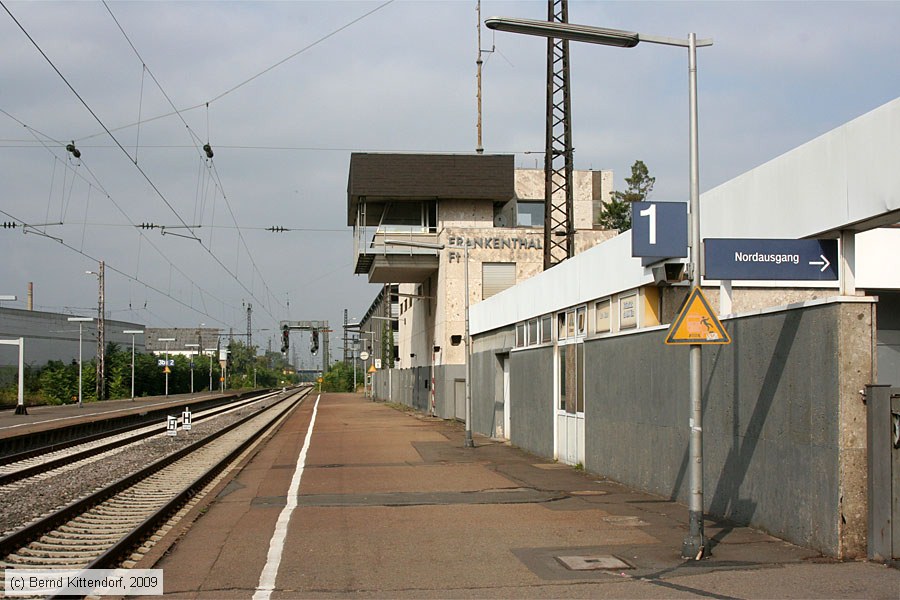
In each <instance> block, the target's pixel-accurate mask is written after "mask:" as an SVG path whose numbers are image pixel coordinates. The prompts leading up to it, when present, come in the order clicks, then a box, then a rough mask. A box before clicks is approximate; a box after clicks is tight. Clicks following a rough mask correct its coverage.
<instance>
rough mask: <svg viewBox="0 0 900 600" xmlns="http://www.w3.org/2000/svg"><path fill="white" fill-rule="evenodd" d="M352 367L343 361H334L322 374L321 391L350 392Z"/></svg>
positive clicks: (351, 387) (352, 386)
mask: <svg viewBox="0 0 900 600" xmlns="http://www.w3.org/2000/svg"><path fill="white" fill-rule="evenodd" d="M353 388H354V385H353V368H352V367H350V366H349V365H347V364H346V363H345V362H343V361H340V362H336V363H334V364H333V365H331V366H330V367H328V371H327V372H326V373H325V374H324V375H323V376H322V391H325V392H352V391H353Z"/></svg>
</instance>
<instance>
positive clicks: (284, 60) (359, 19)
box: [79, 0, 394, 140]
mask: <svg viewBox="0 0 900 600" xmlns="http://www.w3.org/2000/svg"><path fill="white" fill-rule="evenodd" d="M393 2H394V0H387V2H384V3H382V4H380V5H378V6H376V7H375V8H373V9H372V10H370V11H368V12H366V13H364V14H362V15H360V16H359V17H356V18H355V19H353V20H351V21H349V22H347V23H345V24H344V25H341V26H340V27H338V28H337V29H335V30H333V31H331V32H330V33H327V34H325V35H323V36H322V37H320V38H318V39H316V40H315V41H313V42H311V43H310V44H307V45H306V46H304V47H303V48H301V49H299V50H297V51H296V52H293V53H292V54H290V55H288V56H287V57H285V58H283V59H281V60H279V61H278V62H276V63H274V64H272V65H270V66H268V67H266V68H265V69H263V70H261V71H259V72H258V73H256V74H255V75H253V76H251V77H248V78H247V79H245V80H244V81H241V82H240V83H238V84H236V85H234V86H232V87H230V88H228V89H227V90H225V91H224V92H222V93H220V94H218V95H217V96H214V97H213V98H212V99H210V100H206V101H204V102H200V103H199V104H195V105H193V106H189V107H187V108H182V109H175V110H174V111H172V112H168V113H165V114H162V115H157V116H155V117H150V118H148V119H146V120H145V121H143V123H150V122H152V121H157V120H159V119H165V118H167V117H171V116H173V115H176V114H179V113H185V112H188V111H192V110H196V109H198V108H203V107H204V106H208V105H209V103H211V102H215V101H216V100H221V99H222V98H224V97H225V96H227V95H229V94H231V93H232V92H235V91H237V90H239V89H240V88H242V87H244V86H245V85H247V84H248V83H250V82H251V81H253V80H255V79H257V78H259V77H261V76H262V75H265V74H266V73H268V72H269V71H271V70H273V69H275V68H277V67H279V66H281V65H283V64H284V63H286V62H288V61H290V60H291V59H294V58H296V57H297V56H299V55H301V54H303V53H304V52H307V51H308V50H311V49H312V48H315V47H316V46H318V45H319V44H321V43H322V42H324V41H325V40H327V39H329V38H332V37H334V36H335V35H337V34H338V33H340V32H342V31H344V30H345V29H347V28H349V27H351V26H353V25H355V24H357V23H359V22H360V21H362V20H363V19H366V18H367V17H370V16H371V15H373V14H375V13H376V12H378V11H380V10H381V9H383V8H385V7H386V6H388V5H390V4H393ZM135 125H137V123H128V124H126V125H122V126H120V127H117V128H115V129H112V131H120V130H122V129H128V128H129V127H134V126H135ZM101 135H103V133H102V132H99V133H95V134H91V135H88V136H85V137H82V138H79V139H80V140H88V139H91V138H94V137H98V136H101Z"/></svg>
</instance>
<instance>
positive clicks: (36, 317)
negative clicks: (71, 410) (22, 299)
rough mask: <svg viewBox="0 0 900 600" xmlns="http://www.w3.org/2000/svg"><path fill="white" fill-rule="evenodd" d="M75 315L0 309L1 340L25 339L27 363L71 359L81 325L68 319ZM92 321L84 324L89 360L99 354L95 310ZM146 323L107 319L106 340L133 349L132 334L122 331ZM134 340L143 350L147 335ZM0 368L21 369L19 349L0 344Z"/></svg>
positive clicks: (83, 341)
mask: <svg viewBox="0 0 900 600" xmlns="http://www.w3.org/2000/svg"><path fill="white" fill-rule="evenodd" d="M71 316H73V315H66V314H60V313H49V312H42V311H36V310H23V309H18V308H0V339H17V338H20V337H21V338H24V340H25V354H24V360H25V364H26V365H30V366H32V367H42V366H44V365H45V364H46V363H47V362H49V361H51V360H58V361H63V362H70V361H72V360H77V359H78V355H79V324H78V323H73V322H69V321H68V320H67V319H68V318H69V317H71ZM90 316H92V317H94V319H93V320H92V321H87V322H84V323H81V349H80V351H81V356H82V360H84V361H89V360H91V359H93V358H94V357H95V356H96V355H97V319H96V313H95V314H94V315H90ZM142 329H144V326H143V325H141V324H138V323H129V322H127V321H117V320H113V319H106V321H105V327H104V334H105V335H104V337H105V338H106V343H107V344H110V343H114V344H118V345H119V346H121V347H123V348H131V344H132V336H131V334H126V333H123V331H138V330H142ZM134 343H135V346H136V349H137V351H138V352H143V351H144V335H143V334H138V335H135V339H134ZM0 367H3V368H4V370H5V371H7V372H8V373H12V374H13V375H14V374H15V371H16V370H17V369H18V349H17V348H16V347H15V346H0Z"/></svg>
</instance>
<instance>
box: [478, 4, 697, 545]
mask: <svg viewBox="0 0 900 600" xmlns="http://www.w3.org/2000/svg"><path fill="white" fill-rule="evenodd" d="M484 23H485V25H487V27H488V29H495V30H498V31H507V32H510V33H523V34H526V35H536V36H540V37H547V38H555V39H564V40H570V41H574V42H588V43H591V44H601V45H603V46H615V47H618V48H633V47H635V46H637V45H638V44H639V43H640V42H648V43H651V44H662V45H666V46H678V47H681V48H687V50H688V104H689V113H690V116H689V122H690V212H691V220H690V225H689V228H690V231H689V234H690V236H689V237H690V244H691V258H690V269H691V285H692V287H697V288H699V287H700V170H699V151H698V142H697V48H698V47H703V46H712V43H713V42H712V40H709V39H706V40H698V39H697V36H696V34H693V33H690V34H688V38H687V39H686V40H683V39H678V38H669V37H662V36H656V35H647V34H643V33H637V32H633V31H621V30H618V29H606V28H602V27H591V26H587V25H574V24H571V23H551V22H548V21H534V20H531V19H514V18H506V17H492V18H490V19H487V20H486V21H485V22H484ZM700 352H701V346H700V345H699V344H691V347H690V376H689V381H690V385H689V395H690V406H691V410H690V496H689V503H688V510H689V519H690V533H689V535H688V536H687V537H685V539H684V543H683V545H682V549H681V555H682V557H683V558H691V559H700V558H703V557H704V556H708V554H709V549H708V548H707V544H706V539H705V537H704V533H703V408H702V404H701V390H700V388H701V379H700V356H701V355H700Z"/></svg>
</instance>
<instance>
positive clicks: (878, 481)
mask: <svg viewBox="0 0 900 600" xmlns="http://www.w3.org/2000/svg"><path fill="white" fill-rule="evenodd" d="M866 438H867V446H868V455H869V457H868V467H869V469H868V488H869V489H868V492H869V547H868V557H869V560H876V561H880V562H893V561H897V560H900V388H892V387H890V386H888V385H867V386H866Z"/></svg>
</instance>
